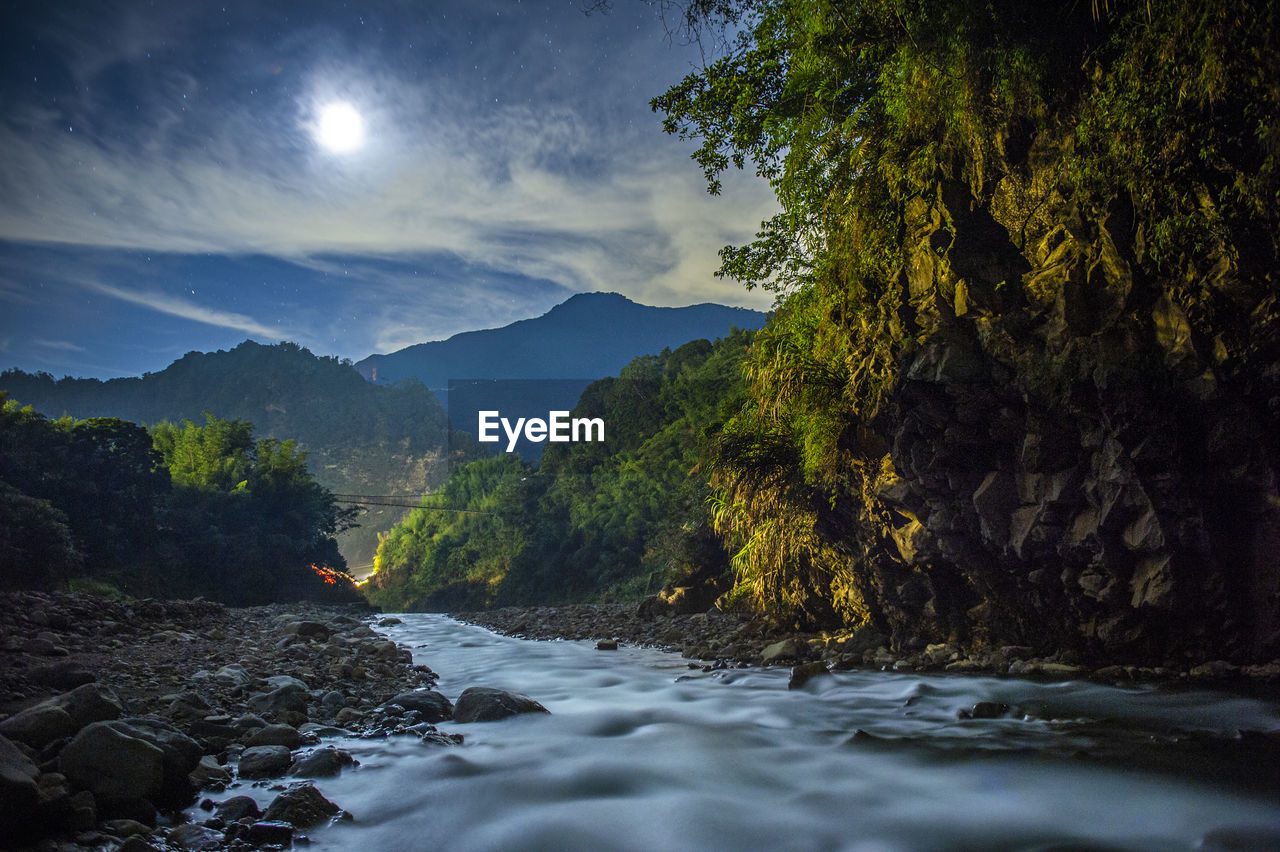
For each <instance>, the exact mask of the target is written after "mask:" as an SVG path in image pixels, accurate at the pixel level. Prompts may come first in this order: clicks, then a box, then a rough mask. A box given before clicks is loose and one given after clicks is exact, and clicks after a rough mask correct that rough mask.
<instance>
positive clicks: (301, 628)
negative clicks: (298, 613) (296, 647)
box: [284, 621, 329, 642]
mask: <svg viewBox="0 0 1280 852" xmlns="http://www.w3.org/2000/svg"><path fill="white" fill-rule="evenodd" d="M284 632H285V633H291V634H296V635H298V636H301V637H303V638H304V639H312V638H314V639H319V640H320V641H321V642H323V641H324V640H326V639H328V638H329V628H328V627H327V626H326V625H324V624H321V623H320V622H318V621H295V622H293V623H292V624H286V625H285V626H284Z"/></svg>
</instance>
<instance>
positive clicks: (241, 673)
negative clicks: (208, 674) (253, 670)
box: [213, 663, 253, 686]
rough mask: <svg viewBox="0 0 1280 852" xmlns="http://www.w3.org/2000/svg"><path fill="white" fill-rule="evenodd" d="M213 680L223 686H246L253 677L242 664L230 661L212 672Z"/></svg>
mask: <svg viewBox="0 0 1280 852" xmlns="http://www.w3.org/2000/svg"><path fill="white" fill-rule="evenodd" d="M213 680H214V681H215V682H217V683H220V684H222V685H223V686H248V685H249V683H250V682H251V681H252V680H253V678H252V677H251V676H250V674H249V672H248V671H246V670H245V667H244V666H242V665H240V664H239V663H231V664H230V665H226V666H223V667H222V668H220V669H218V670H217V671H216V672H214V673H213Z"/></svg>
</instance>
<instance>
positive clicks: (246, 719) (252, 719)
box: [231, 713, 267, 730]
mask: <svg viewBox="0 0 1280 852" xmlns="http://www.w3.org/2000/svg"><path fill="white" fill-rule="evenodd" d="M266 726H267V720H266V719H264V718H262V717H261V716H258V715H257V714H254V713H246V714H244V715H243V716H240V717H239V718H237V719H236V720H235V721H233V722H232V723H231V727H233V728H240V729H241V730H247V729H249V728H265V727H266Z"/></svg>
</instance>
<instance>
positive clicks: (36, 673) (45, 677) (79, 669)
mask: <svg viewBox="0 0 1280 852" xmlns="http://www.w3.org/2000/svg"><path fill="white" fill-rule="evenodd" d="M27 679H28V680H30V681H31V682H32V683H38V684H41V685H42V686H52V687H53V688H54V689H74V688H75V687H77V686H80V685H82V684H86V683H93V682H94V681H95V680H97V679H98V678H97V675H95V674H94V673H93V672H91V671H89V670H87V669H85V668H84V667H83V666H81V665H80V664H79V663H77V662H74V661H72V660H63V661H62V662H58V663H47V664H45V665H42V666H35V667H33V668H32V669H30V670H29V671H28V672H27Z"/></svg>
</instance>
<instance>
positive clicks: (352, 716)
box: [334, 707, 364, 725]
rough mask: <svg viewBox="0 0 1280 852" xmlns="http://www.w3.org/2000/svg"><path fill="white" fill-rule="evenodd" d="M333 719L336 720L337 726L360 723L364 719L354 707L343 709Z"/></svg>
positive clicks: (362, 714)
mask: <svg viewBox="0 0 1280 852" xmlns="http://www.w3.org/2000/svg"><path fill="white" fill-rule="evenodd" d="M334 718H335V719H337V720H338V724H339V725H346V724H350V723H351V722H358V721H360V720H361V719H363V718H364V713H362V712H361V711H359V710H357V709H356V708H354V707H343V708H342V709H341V710H339V711H338V714H337V715H336V716H334Z"/></svg>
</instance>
